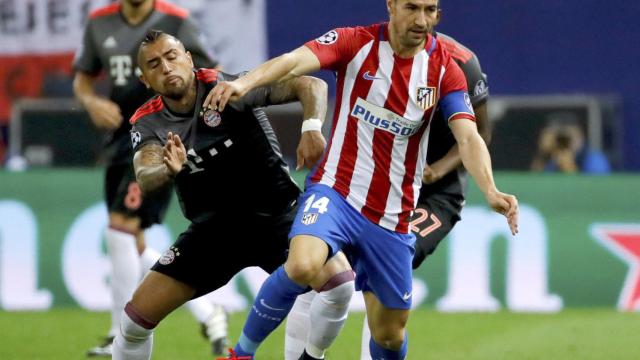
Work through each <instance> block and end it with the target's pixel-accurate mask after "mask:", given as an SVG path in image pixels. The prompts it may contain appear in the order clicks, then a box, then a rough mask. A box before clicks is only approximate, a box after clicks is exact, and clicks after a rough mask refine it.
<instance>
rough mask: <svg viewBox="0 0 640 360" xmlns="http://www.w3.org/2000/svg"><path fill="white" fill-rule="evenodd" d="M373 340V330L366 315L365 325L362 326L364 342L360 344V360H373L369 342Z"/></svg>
mask: <svg viewBox="0 0 640 360" xmlns="http://www.w3.org/2000/svg"><path fill="white" fill-rule="evenodd" d="M370 340H371V330H370V329H369V322H368V321H367V314H366V313H365V315H364V323H363V324H362V342H361V343H360V360H371V353H370V351H369V341H370Z"/></svg>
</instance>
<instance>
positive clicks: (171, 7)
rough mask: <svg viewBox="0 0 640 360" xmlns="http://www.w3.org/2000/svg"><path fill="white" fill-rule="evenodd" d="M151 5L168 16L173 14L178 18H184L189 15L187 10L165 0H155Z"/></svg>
mask: <svg viewBox="0 0 640 360" xmlns="http://www.w3.org/2000/svg"><path fill="white" fill-rule="evenodd" d="M153 6H154V10H155V11H157V12H159V13H162V14H165V15H168V16H174V17H177V18H180V19H186V18H188V17H189V10H187V9H185V8H182V7H180V6H178V5H175V4H172V3H170V2H168V1H165V0H155V2H154V5H153Z"/></svg>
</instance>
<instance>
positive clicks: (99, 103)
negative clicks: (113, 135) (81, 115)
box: [83, 96, 122, 130]
mask: <svg viewBox="0 0 640 360" xmlns="http://www.w3.org/2000/svg"><path fill="white" fill-rule="evenodd" d="M83 104H84V107H85V109H87V112H88V113H89V116H90V117H91V120H92V121H93V123H94V125H95V126H96V127H98V128H100V129H107V130H114V129H117V128H118V127H119V126H120V123H122V114H121V113H120V107H119V106H118V104H116V103H114V102H113V101H111V100H107V99H104V98H101V97H98V96H94V97H91V98H88V99H87V100H86V101H84V103H83Z"/></svg>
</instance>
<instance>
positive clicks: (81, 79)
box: [73, 71, 122, 130]
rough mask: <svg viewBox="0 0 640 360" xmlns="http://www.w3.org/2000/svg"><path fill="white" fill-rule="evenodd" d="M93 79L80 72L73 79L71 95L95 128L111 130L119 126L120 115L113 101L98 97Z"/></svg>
mask: <svg viewBox="0 0 640 360" xmlns="http://www.w3.org/2000/svg"><path fill="white" fill-rule="evenodd" d="M94 84H95V78H94V77H93V76H91V75H89V74H86V73H83V72H81V71H78V72H76V74H75V76H74V78H73V93H74V94H75V96H76V98H77V99H78V101H80V103H81V104H82V106H84V108H85V109H86V110H87V112H88V113H89V117H91V121H93V123H94V124H95V126H96V127H98V128H101V129H107V130H113V129H116V128H118V126H120V123H121V122H122V114H121V113H120V107H119V106H118V104H116V103H114V102H113V101H111V100H109V99H106V98H104V97H102V96H99V95H98V94H96V93H95V90H94Z"/></svg>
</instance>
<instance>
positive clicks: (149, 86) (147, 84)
mask: <svg viewBox="0 0 640 360" xmlns="http://www.w3.org/2000/svg"><path fill="white" fill-rule="evenodd" d="M139 79H140V81H141V82H142V83H143V84H144V86H145V87H146V88H147V89H151V85H149V82H148V81H147V78H146V77H145V76H144V73H143V72H142V71H141V72H140V76H139Z"/></svg>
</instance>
